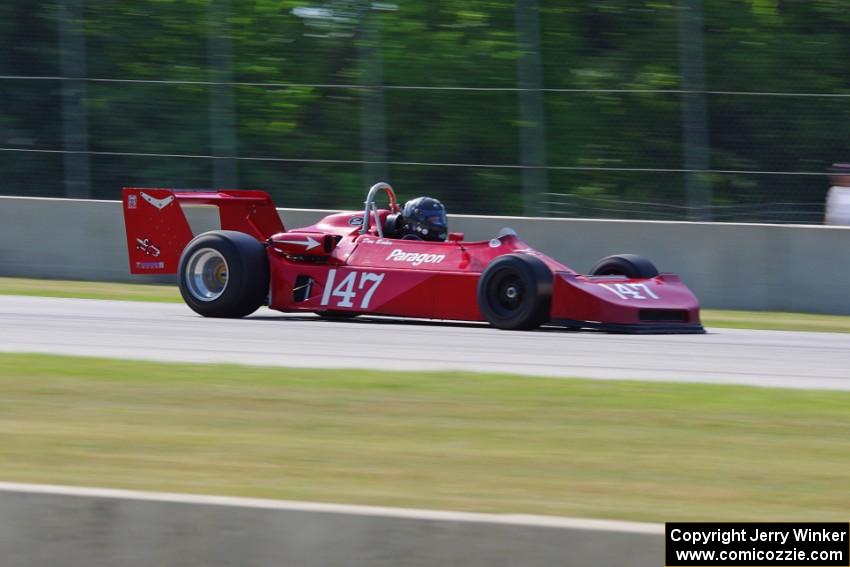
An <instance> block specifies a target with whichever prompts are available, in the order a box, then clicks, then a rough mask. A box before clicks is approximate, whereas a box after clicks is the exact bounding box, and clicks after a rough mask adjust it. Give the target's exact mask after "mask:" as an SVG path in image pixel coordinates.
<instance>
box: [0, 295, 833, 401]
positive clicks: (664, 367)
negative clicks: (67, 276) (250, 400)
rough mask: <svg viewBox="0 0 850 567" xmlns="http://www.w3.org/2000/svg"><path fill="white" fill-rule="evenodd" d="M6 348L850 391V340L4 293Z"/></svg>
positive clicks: (1, 324) (1, 343)
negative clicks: (239, 310)
mask: <svg viewBox="0 0 850 567" xmlns="http://www.w3.org/2000/svg"><path fill="white" fill-rule="evenodd" d="M0 351H2V352H37V353H55V354H67V355H82V356H99V357H109V358H125V359H139V360H159V361H179V362H214V363H234V364H252V365H264V366H292V367H316V368H357V369H380V370H397V371H410V370H467V371H484V372H509V373H517V374H525V375H537V376H551V377H582V378H595V379H626V380H652V381H674V382H704V383H714V384H746V385H754V386H765V387H788V388H811V389H832V390H850V333H847V334H842V333H801V332H786V331H750V330H732V329H709V332H708V334H705V335H639V336H634V335H611V334H604V333H598V332H575V331H562V330H554V329H553V330H542V331H534V332H524V331H500V330H497V329H493V328H490V327H488V326H486V325H483V324H465V323H446V322H436V321H405V320H400V319H390V318H377V317H372V318H366V317H362V318H357V319H355V320H349V321H326V320H323V319H321V318H319V317H317V316H315V315H286V314H282V313H278V312H276V311H270V310H267V309H265V308H264V309H261V310H260V311H258V312H257V313H256V314H254V315H253V316H251V317H248V318H245V319H239V320H232V319H230V320H224V319H205V318H202V317H200V316H198V315H196V314H195V313H194V312H192V311H191V310H190V309H189V308H188V307H186V306H185V305H183V304H176V303H175V304H166V303H143V302H127V301H99V300H86V299H54V298H43V297H21V296H0Z"/></svg>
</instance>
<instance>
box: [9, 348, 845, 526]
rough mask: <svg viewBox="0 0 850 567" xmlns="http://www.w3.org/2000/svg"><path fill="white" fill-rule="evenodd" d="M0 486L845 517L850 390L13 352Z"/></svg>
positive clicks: (668, 517)
mask: <svg viewBox="0 0 850 567" xmlns="http://www.w3.org/2000/svg"><path fill="white" fill-rule="evenodd" d="M0 390H2V392H3V395H2V396H0V430H2V431H3V435H2V436H0V480H3V481H16V482H35V483H53V484H71V485H85V486H108V487H121V488H130V489H145V490H164V491H178V492H194V493H210V494H225V495H242V496H252V497H270V498H285V499H296V500H311V501H329V502H347V503H359V504H371V505H387V506H410V507H422V508H436V509H454V510H473V511H482V512H512V513H536V514H553V515H568V516H583V517H596V518H617V519H629V520H642V521H655V522H661V521H673V520H727V521H728V520H765V519H770V520H774V521H779V520H812V521H814V520H819V521H827V520H833V521H846V519H847V510H848V509H850V490H848V489H847V487H848V486H850V393H847V392H818V391H799V390H798V391H791V390H779V389H759V388H748V387H731V386H710V385H693V384H689V385H681V384H669V383H668V384H665V383H642V382H607V381H588V380H559V379H547V378H526V377H516V376H508V375H495V374H468V373H453V374H450V373H413V372H403V373H387V372H374V371H364V370H354V371H330V370H303V369H272V368H249V367H238V366H225V365H189V364H159V363H150V362H134V361H111V360H100V359H87V358H71V357H55V356H43V355H17V354H5V355H0Z"/></svg>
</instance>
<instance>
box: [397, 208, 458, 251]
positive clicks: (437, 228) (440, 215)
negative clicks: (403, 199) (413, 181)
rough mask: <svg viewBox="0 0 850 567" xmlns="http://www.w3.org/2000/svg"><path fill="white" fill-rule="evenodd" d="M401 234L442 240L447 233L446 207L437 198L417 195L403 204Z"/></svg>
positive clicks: (423, 238)
mask: <svg viewBox="0 0 850 567" xmlns="http://www.w3.org/2000/svg"><path fill="white" fill-rule="evenodd" d="M401 215H402V217H403V219H404V220H403V223H404V224H403V225H402V229H401V232H402V234H403V235H405V236H406V235H413V236H418V237H419V238H421V239H422V240H437V241H443V240H445V239H446V237H447V236H448V233H449V222H448V220H447V219H446V207H444V206H443V204H442V203H441V202H439V201H438V200H437V199H432V198H431V197H417V198H416V199H412V200H410V201H408V202H407V203H405V204H404V208H403V209H402V211H401Z"/></svg>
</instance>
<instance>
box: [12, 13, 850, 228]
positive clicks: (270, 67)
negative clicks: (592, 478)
mask: <svg viewBox="0 0 850 567" xmlns="http://www.w3.org/2000/svg"><path fill="white" fill-rule="evenodd" d="M539 4H540V22H541V30H540V31H541V42H542V53H541V56H542V65H543V86H544V87H545V88H546V89H567V90H566V91H554V92H553V91H546V92H545V93H544V108H545V114H546V124H545V132H546V146H547V156H546V159H547V163H548V165H549V166H554V167H555V169H550V170H549V190H550V191H551V192H553V193H558V194H564V195H568V197H557V198H554V201H556V202H562V203H563V202H566V203H568V204H567V205H547V210H548V211H549V213H550V214H570V215H576V216H601V217H634V216H640V217H650V218H684V216H685V215H686V211H685V209H684V208H683V207H684V206H685V204H686V200H685V191H684V178H683V174H682V173H680V172H676V171H666V170H677V169H681V168H682V167H683V151H682V124H681V112H682V109H681V104H682V96H681V95H680V94H678V93H676V92H663V93H658V92H653V93H647V92H645V91H647V90H653V91H657V90H666V91H675V90H677V89H680V88H681V83H680V72H679V50H680V45H679V38H678V35H677V16H678V3H677V2H675V1H660V0H604V1H590V0H570V1H564V0H540V2H539ZM372 6H374V5H372ZM60 7H61V2H60V1H59V0H44V1H41V2H32V1H31V0H4V2H3V3H2V5H0V75H2V76H3V77H4V78H2V79H0V147H3V148H7V149H17V150H21V149H26V150H33V149H41V150H61V149H62V147H63V145H62V144H63V142H62V116H61V82H60V81H57V80H37V81H36V80H28V79H18V78H11V77H19V76H28V77H35V76H41V77H55V76H59V75H61V70H60V65H59V55H60V53H59V45H60V44H59V24H60ZM378 7H381V6H378ZM383 7H385V8H386V7H387V6H386V5H384V6H383ZM392 7H393V9H383V10H374V9H370V6H369V5H367V4H366V3H357V2H345V1H341V0H315V3H313V4H310V3H308V0H239V1H235V0H234V1H232V2H231V6H230V14H229V17H228V18H227V22H228V24H229V29H230V32H229V36H230V38H231V43H232V50H233V59H232V62H233V69H232V75H233V76H232V79H233V81H234V82H236V83H241V84H242V85H240V86H235V87H234V90H233V96H234V101H235V111H236V118H235V126H236V134H237V143H238V155H239V156H240V157H243V158H298V159H304V160H319V161H315V162H309V161H294V162H289V161H287V162H280V161H265V160H252V159H246V160H240V161H239V165H238V170H239V185H240V186H241V187H244V188H264V189H267V190H269V191H270V192H271V193H272V194H273V195H274V197H275V199H276V201H277V202H278V204H279V205H281V206H290V207H317V208H318V207H327V208H356V207H358V206H359V203H360V202H361V201H362V198H363V194H364V192H365V189H366V187H365V182H364V172H363V167H362V166H361V165H359V164H357V163H328V162H326V161H321V160H343V161H357V160H361V159H363V155H364V152H363V148H362V147H361V133H360V129H361V94H362V90H361V89H356V88H327V87H323V86H318V85H358V84H363V77H362V73H361V70H362V67H361V65H360V64H359V60H358V46H359V45H362V43H363V42H365V41H368V39H367V38H366V37H365V35H364V33H363V29H364V26H365V25H366V24H365V22H366V20H367V18H368V19H371V23H372V24H373V25H374V26H376V29H377V30H378V32H377V34H378V36H379V37H380V42H379V50H380V55H381V60H382V64H383V82H384V85H389V86H436V87H486V88H492V89H513V88H515V87H516V86H517V78H516V76H517V73H516V62H517V58H518V56H519V52H518V47H517V41H516V35H515V29H514V28H515V22H514V15H515V14H514V11H515V8H514V3H513V2H509V1H506V0H463V1H459V0H429V1H428V2H414V1H409V0H406V1H401V2H398V3H396V4H394V5H393V6H392ZM305 9H307V10H308V12H307V14H308V16H305V15H304V14H305V12H304V10H305ZM310 9H312V12H311V11H310ZM317 10H318V11H317ZM209 13H210V10H209V1H208V0H122V1H121V2H108V1H105V0H87V1H86V2H84V11H83V14H84V21H83V23H82V24H83V29H84V31H85V41H86V46H87V53H86V65H87V75H88V76H89V77H95V78H118V79H138V80H155V81H165V82H162V83H125V82H118V83H116V82H88V83H87V85H86V86H87V97H86V106H87V108H88V112H89V120H88V124H89V135H90V150H91V151H92V152H95V153H94V155H92V156H91V157H90V159H91V175H92V191H93V194H94V196H95V197H97V198H107V199H110V198H116V197H117V196H118V194H119V190H120V188H121V187H122V186H126V185H148V186H174V187H207V186H210V185H211V183H212V181H211V177H212V165H211V161H210V160H208V159H200V158H187V157H144V156H116V155H104V154H103V153H106V154H111V153H125V152H126V153H142V154H166V155H210V154H211V153H212V149H211V137H210V117H209V100H210V87H209V86H208V85H204V84H191V82H192V81H195V82H199V83H203V82H205V81H209V80H210V72H209V69H208V53H207V45H208V44H207V30H208V26H207V18H208V16H209ZM317 14H318V16H317ZM703 17H704V33H705V69H706V90H707V91H708V92H709V94H708V95H707V102H708V109H709V134H710V144H711V150H710V156H711V169H712V170H714V171H715V172H713V173H708V174H705V175H704V178H703V179H704V180H705V181H706V182H707V183H709V185H710V187H711V189H712V193H713V201H712V204H713V205H715V206H717V207H718V209H717V210H718V211H721V212H722V211H723V210H724V207H729V210H730V211H733V213H730V214H729V215H727V217H726V218H725V220H756V221H758V220H781V221H785V220H794V221H804V222H819V220H820V218H821V214H822V208H821V207H822V203H823V199H824V195H825V192H826V189H827V185H828V183H827V179H826V178H825V177H822V176H820V175H791V174H787V175H774V174H752V173H730V172H757V171H762V172H789V173H815V174H819V173H821V172H823V171H825V170H826V168H827V167H828V165H829V164H830V163H832V162H833V161H840V160H850V130H848V128H847V124H848V123H850V10H848V9H847V3H846V1H845V0H810V1H806V2H802V1H795V0H747V1H732V0H705V1H704V13H703ZM169 81H183V82H181V83H174V82H169ZM244 83H262V84H264V85H255V86H249V85H244ZM268 83H275V84H283V83H285V84H292V83H294V84H298V85H314V86H295V87H287V86H268ZM623 90H626V91H630V92H621V91H623ZM735 93H738V94H735ZM741 93H763V94H757V95H754V94H741ZM776 93H785V94H783V95H782V96H777V94H776ZM788 94H815V95H829V96H788ZM383 95H384V102H385V108H386V112H385V121H386V139H387V160H388V161H390V162H417V163H436V164H445V163H460V164H492V165H516V164H518V163H520V148H519V123H518V110H517V109H518V100H517V99H518V96H517V93H516V92H515V91H512V90H471V91H470V90H421V89H397V88H388V89H385V90H383ZM835 95H840V96H835ZM559 167H563V168H569V169H557V168H559ZM573 168H577V169H573ZM598 168H602V169H601V170H600V169H598ZM609 168H613V169H615V171H610V170H609ZM620 169H626V170H632V171H619V170H620ZM635 170H636V171H635ZM645 170H661V171H645ZM0 173H2V175H0V193H3V194H17V195H34V196H36V195H37V196H61V195H62V194H63V192H64V188H63V175H64V172H63V158H62V155H61V154H52V153H33V152H23V151H0ZM387 178H388V180H389V181H390V182H391V183H393V185H394V186H396V188H397V190H398V191H399V192H400V193H401V194H402V196H403V198H407V197H413V196H415V195H419V194H430V195H433V196H436V197H438V198H441V199H443V200H444V201H445V202H446V203H447V205H448V207H449V209H450V211H452V212H466V213H482V214H521V213H522V210H523V209H522V183H521V171H520V170H518V169H515V168H495V167H494V168H470V167H447V166H414V165H389V166H387ZM644 203H651V204H652V205H644ZM782 203H793V204H792V205H782ZM718 218H722V216H720V215H718Z"/></svg>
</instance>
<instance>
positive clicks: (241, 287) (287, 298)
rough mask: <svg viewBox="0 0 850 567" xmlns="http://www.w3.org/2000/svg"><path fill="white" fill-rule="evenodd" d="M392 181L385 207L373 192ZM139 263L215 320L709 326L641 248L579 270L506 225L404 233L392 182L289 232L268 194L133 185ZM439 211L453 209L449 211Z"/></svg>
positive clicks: (131, 220) (666, 329)
mask: <svg viewBox="0 0 850 567" xmlns="http://www.w3.org/2000/svg"><path fill="white" fill-rule="evenodd" d="M382 191H383V192H385V193H386V195H387V197H388V198H389V206H388V208H386V209H379V208H378V207H377V206H376V204H375V197H376V196H377V195H378V194H379V193H380V192H382ZM123 204H124V221H125V226H126V231H127V252H128V254H129V258H130V271H131V272H132V273H134V274H173V273H177V274H178V280H179V285H180V293H181V294H182V296H183V299H184V300H185V301H186V304H187V305H188V306H189V307H190V308H192V309H193V310H194V311H196V312H197V313H199V314H201V315H203V316H206V317H243V316H245V315H249V314H251V313H253V312H254V311H255V310H256V309H257V308H259V307H260V306H262V305H268V306H269V307H270V308H272V309H276V310H279V311H287V312H299V311H308V312H313V313H318V314H320V315H326V316H335V317H348V316H356V315H361V314H370V315H390V316H397V317H417V318H428V319H451V320H460V321H488V322H490V324H492V325H493V326H495V327H498V328H500V329H534V328H537V327H539V326H541V325H547V326H555V327H566V328H590V329H601V330H604V331H612V332H621V333H701V332H704V330H703V327H702V325H701V324H700V318H699V302H698V301H697V299H696V297H694V295H693V293H691V291H690V290H689V289H688V288H687V287H686V286H685V285H684V284H683V283H682V282H681V280H680V279H679V278H678V277H677V276H675V275H672V274H659V273H658V271H657V270H656V268H655V266H653V265H652V263H651V262H649V261H648V260H646V259H645V258H642V257H640V256H635V255H632V254H622V255H617V256H609V257H607V258H604V259H603V260H601V261H600V262H599V263H598V264H597V265H596V267H594V269H593V270H592V272H591V273H590V275H582V274H579V273H578V272H575V271H574V270H571V269H570V268H568V267H567V266H565V265H563V264H561V263H560V262H558V261H557V260H554V259H552V258H549V257H548V256H546V255H545V254H543V253H541V252H538V251H537V250H534V249H533V248H531V247H530V246H529V245H528V244H526V243H525V242H523V241H522V239H520V238H519V236H517V234H516V233H515V232H513V231H512V230H510V229H503V230H502V232H501V233H500V234H499V235H498V236H495V237H494V238H492V239H491V240H482V241H475V242H467V241H464V239H463V234H462V233H448V234H446V235H441V236H445V240H440V241H429V240H420V239H408V238H409V236H408V237H405V238H401V237H400V234H399V226H401V223H403V222H404V218H403V215H402V214H401V208H400V207H399V205H398V204H397V202H396V196H395V193H394V192H393V190H392V188H391V187H390V186H389V185H387V184H386V183H378V184H376V185H374V186H373V187H372V188H371V189H370V190H369V193H368V196H367V197H366V201H365V208H364V210H363V211H360V212H342V213H337V214H332V215H329V216H327V217H325V218H323V219H322V220H320V221H319V222H317V223H316V224H314V225H311V226H307V227H304V228H296V229H292V230H286V229H285V228H284V226H283V223H282V222H281V220H280V217H279V215H278V213H277V210H276V209H275V206H274V203H273V202H272V200H271V197H270V196H269V195H268V194H267V193H265V192H263V191H241V190H240V191H236V190H233V191H230V190H227V191H225V190H221V191H182V190H171V189H138V188H135V189H133V188H126V189H124V195H123ZM181 204H186V205H192V204H197V205H214V206H217V207H218V209H219V213H220V223H221V224H220V226H221V230H214V231H211V232H205V233H203V234H200V235H198V236H195V237H193V235H192V231H191V229H190V228H189V223H188V222H187V220H186V217H185V215H184V214H183V210H182V208H181V206H180V205H181ZM443 215H444V213H443Z"/></svg>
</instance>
